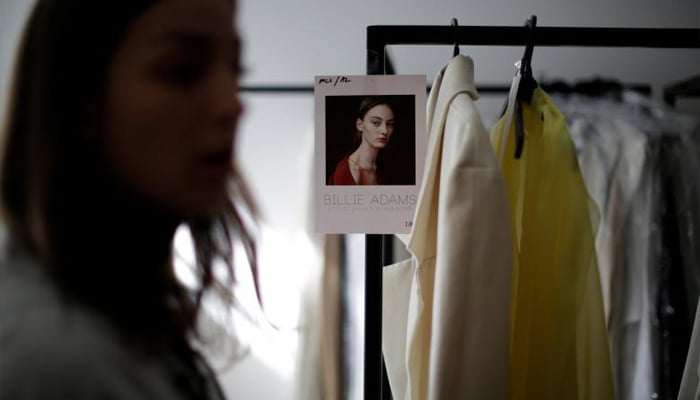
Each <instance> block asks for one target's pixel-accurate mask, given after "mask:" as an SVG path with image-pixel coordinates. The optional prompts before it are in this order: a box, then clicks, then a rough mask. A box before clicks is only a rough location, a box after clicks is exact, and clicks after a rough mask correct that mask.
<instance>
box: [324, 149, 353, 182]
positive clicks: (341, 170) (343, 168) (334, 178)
mask: <svg viewBox="0 0 700 400" xmlns="http://www.w3.org/2000/svg"><path fill="white" fill-rule="evenodd" d="M330 184H331V185H356V184H357V183H356V182H355V179H354V178H353V177H352V172H350V154H347V155H346V156H345V157H343V158H342V159H341V160H340V161H339V162H338V164H336V167H335V170H334V171H333V175H331V179H330Z"/></svg>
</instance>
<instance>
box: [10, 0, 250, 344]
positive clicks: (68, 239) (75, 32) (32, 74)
mask: <svg viewBox="0 0 700 400" xmlns="http://www.w3.org/2000/svg"><path fill="white" fill-rule="evenodd" d="M156 1H157V0H97V1H96V0H39V1H38V4H37V5H36V6H35V8H34V10H33V12H32V14H31V17H30V19H29V22H28V24H27V26H26V28H25V32H24V34H23V38H22V43H21V45H20V47H19V53H18V57H17V61H16V64H15V70H14V74H15V76H14V80H13V87H12V88H11V95H10V96H11V97H10V101H9V109H8V110H7V112H8V114H7V117H8V118H7V125H6V126H5V127H3V132H2V133H3V135H4V137H3V140H4V143H3V148H2V157H3V158H2V160H1V162H2V164H1V171H0V174H1V175H0V190H1V191H2V192H1V193H0V207H1V210H2V213H3V219H4V221H5V223H6V224H7V227H8V230H9V233H10V236H11V237H12V238H14V242H13V244H14V246H15V247H18V248H22V249H23V250H25V251H27V252H29V253H31V254H34V255H36V256H37V257H38V258H39V260H40V262H41V264H42V265H45V266H46V267H47V268H48V270H49V273H50V274H51V275H52V276H53V278H55V280H56V281H57V282H58V283H59V287H60V288H61V289H65V292H66V293H68V294H70V296H72V298H75V299H77V300H79V301H82V302H83V303H85V304H89V305H91V306H94V307H95V308H97V309H98V310H99V311H100V312H102V313H104V314H105V315H107V316H108V317H110V318H112V319H113V320H114V322H116V323H117V324H119V326H120V327H122V328H124V330H125V331H127V332H130V333H134V334H135V335H136V336H137V337H146V338H155V339H158V340H161V339H163V338H165V339H171V340H175V341H180V343H182V341H184V340H186V338H187V337H188V335H190V334H196V329H195V322H196V319H197V315H198V312H199V310H200V308H201V307H200V306H201V299H202V296H203V295H204V294H206V293H209V292H215V293H217V294H219V295H221V296H223V298H225V299H227V300H228V304H231V303H232V302H233V295H232V292H231V291H232V288H233V284H232V283H233V279H234V277H233V265H232V264H233V244H232V240H233V238H234V237H235V238H236V239H237V240H239V241H240V242H241V243H242V245H243V248H244V249H245V250H246V252H247V256H248V259H249V261H250V263H251V265H252V268H253V277H254V279H255V284H256V289H257V273H256V269H255V251H254V240H253V235H252V234H251V231H250V229H249V228H250V225H251V224H250V223H246V221H249V219H246V217H247V216H255V210H254V207H253V203H252V202H251V200H250V196H249V195H248V192H247V191H246V187H245V185H244V183H243V182H242V181H241V178H240V175H239V174H238V173H235V174H234V178H233V182H232V183H231V185H232V192H233V195H232V197H233V198H234V199H236V200H235V201H234V200H231V201H230V202H228V204H227V206H226V207H225V208H224V209H222V210H221V211H220V212H219V213H218V214H217V215H215V216H212V217H203V218H200V219H198V220H190V221H185V223H186V224H187V225H188V226H189V229H190V232H191V234H192V237H193V241H194V245H195V253H196V272H197V276H198V278H199V285H198V287H197V288H195V289H186V288H185V287H184V286H183V285H182V284H181V283H180V282H179V281H178V280H177V279H176V277H175V274H174V271H173V270H172V268H170V267H171V264H172V263H168V262H165V263H163V260H166V261H167V260H169V259H171V258H170V257H171V256H170V254H165V255H163V257H160V258H158V259H157V260H152V259H144V256H141V254H140V253H138V250H137V251H136V252H132V253H130V254H107V253H106V251H109V250H110V249H114V248H115V246H114V244H115V243H119V241H120V240H123V237H124V235H129V237H130V243H132V242H133V240H134V238H135V241H136V242H137V243H139V246H143V249H148V246H151V245H154V243H153V240H154V238H152V237H148V236H147V235H144V234H142V233H141V232H140V227H139V226H126V227H125V226H124V223H123V222H121V221H123V220H124V219H125V218H123V217H124V216H129V217H130V218H128V220H130V221H133V220H134V219H135V218H134V217H136V218H138V217H139V215H143V216H144V218H146V217H147V218H150V219H153V216H154V215H158V210H155V209H151V210H148V209H145V208H144V206H143V204H141V202H139V201H137V200H136V199H134V198H132V197H131V196H129V195H128V191H126V190H123V189H122V188H119V187H118V184H117V183H116V180H115V179H113V178H112V177H111V176H110V174H111V173H110V171H109V169H108V168H107V166H106V165H105V162H104V161H103V158H102V157H101V155H100V154H99V151H98V150H97V148H96V145H95V143H94V141H93V140H90V139H87V138H86V137H89V136H90V135H86V132H85V131H86V130H90V129H99V127H98V126H99V125H98V123H99V122H100V120H99V118H100V112H101V107H102V103H103V98H104V95H105V93H104V91H105V85H106V83H105V82H106V77H107V74H108V69H109V65H110V63H111V61H112V57H113V55H114V53H115V52H116V49H117V48H118V46H119V45H120V44H121V41H122V40H123V37H124V35H125V32H126V30H127V29H128V27H129V26H130V25H131V23H132V22H133V21H134V19H135V18H136V17H138V16H139V15H140V14H141V13H143V12H144V11H145V10H146V9H147V8H148V7H149V6H151V5H152V4H154V3H156ZM120 224H121V225H120ZM112 226H119V227H120V228H121V230H119V229H117V230H116V231H113V230H112V229H110V227H112ZM170 239H171V238H170ZM166 245H167V244H166ZM146 253H147V252H144V254H146ZM151 253H152V251H151ZM219 259H221V260H224V261H225V263H224V265H226V266H227V269H226V270H227V272H228V273H227V274H226V276H227V278H224V279H223V280H220V279H218V278H217V277H216V276H215V274H214V273H213V265H214V262H215V261H216V260H219ZM154 262H155V263H158V265H153V264H154ZM159 264H167V265H162V266H161V268H160V269H159V268H158V266H159ZM217 275H218V274H217Z"/></svg>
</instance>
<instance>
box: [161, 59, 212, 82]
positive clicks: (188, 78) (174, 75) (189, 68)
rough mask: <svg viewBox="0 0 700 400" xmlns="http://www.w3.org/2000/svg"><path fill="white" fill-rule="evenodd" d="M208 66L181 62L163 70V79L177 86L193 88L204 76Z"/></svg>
mask: <svg viewBox="0 0 700 400" xmlns="http://www.w3.org/2000/svg"><path fill="white" fill-rule="evenodd" d="M205 69H206V66H205V65H203V64H201V63H195V62H180V63H174V64H171V65H167V66H165V67H164V68H162V70H161V75H162V77H163V79H164V80H165V81H166V82H168V83H170V84H172V85H175V86H182V87H186V86H191V85H193V84H195V83H196V82H197V81H198V80H199V79H200V78H201V77H202V76H203V75H204V71H205Z"/></svg>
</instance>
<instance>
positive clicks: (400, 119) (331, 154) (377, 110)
mask: <svg viewBox="0 0 700 400" xmlns="http://www.w3.org/2000/svg"><path fill="white" fill-rule="evenodd" d="M414 114H415V112H414V98H413V96H406V95H393V96H328V97H326V150H327V151H326V164H327V165H326V170H327V174H326V176H327V184H328V185H334V186H335V185H413V184H415V121H414Z"/></svg>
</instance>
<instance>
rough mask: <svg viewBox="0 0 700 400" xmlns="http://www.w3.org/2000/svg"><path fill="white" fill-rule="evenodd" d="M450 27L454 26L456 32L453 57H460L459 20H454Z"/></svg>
mask: <svg viewBox="0 0 700 400" xmlns="http://www.w3.org/2000/svg"><path fill="white" fill-rule="evenodd" d="M450 25H451V26H452V28H454V29H453V31H454V44H455V47H454V50H453V51H452V57H457V56H458V55H459V41H458V40H457V38H458V37H459V35H457V28H459V22H457V18H452V21H451V22H450Z"/></svg>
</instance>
